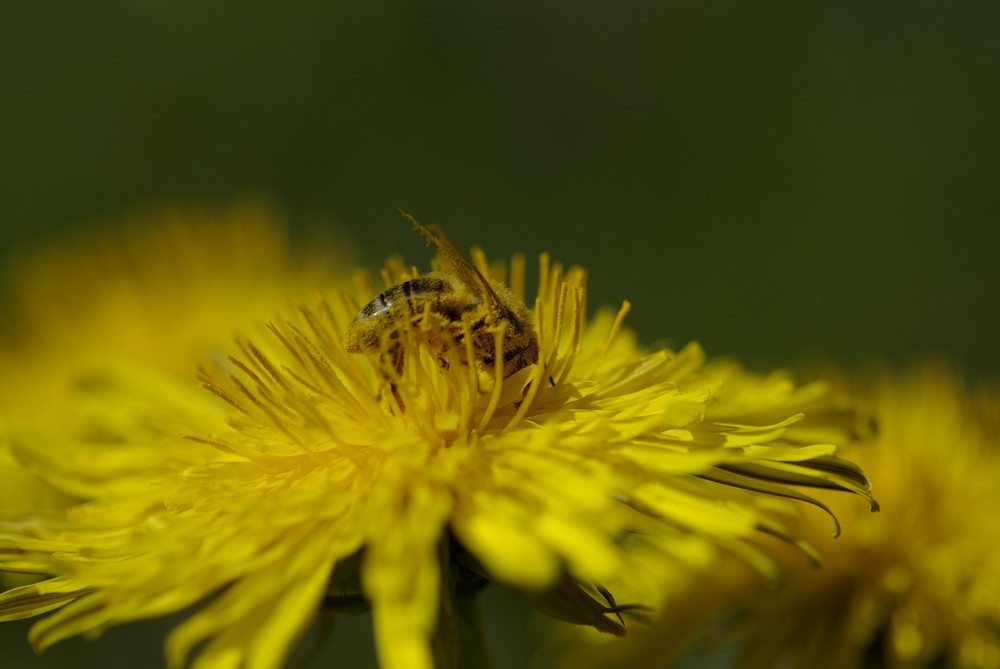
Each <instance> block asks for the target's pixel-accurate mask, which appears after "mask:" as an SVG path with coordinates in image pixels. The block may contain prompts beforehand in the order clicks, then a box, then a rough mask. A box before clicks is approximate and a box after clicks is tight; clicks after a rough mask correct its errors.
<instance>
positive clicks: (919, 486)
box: [744, 364, 1000, 669]
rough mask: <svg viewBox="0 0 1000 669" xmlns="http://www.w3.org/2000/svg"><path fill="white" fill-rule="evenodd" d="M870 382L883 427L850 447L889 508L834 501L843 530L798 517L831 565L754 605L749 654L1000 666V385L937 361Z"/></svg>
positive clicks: (867, 394) (804, 663)
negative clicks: (999, 388) (976, 383)
mask: <svg viewBox="0 0 1000 669" xmlns="http://www.w3.org/2000/svg"><path fill="white" fill-rule="evenodd" d="M861 392H862V395H863V396H864V400H865V402H866V403H867V405H868V408H869V410H870V411H871V413H872V414H873V415H874V417H875V420H876V423H877V426H878V434H877V438H875V439H874V440H873V441H872V442H871V443H867V444H861V445H859V446H857V447H854V448H853V449H852V450H851V451H850V453H851V454H852V455H853V457H855V458H856V459H857V460H858V462H861V463H863V464H864V466H865V468H866V469H867V470H868V471H870V472H871V473H872V475H873V476H874V477H877V480H878V482H879V497H880V502H881V503H882V505H883V508H884V511H883V513H881V514H879V515H877V516H869V515H867V514H864V515H863V514H857V513H856V512H855V510H854V509H850V508H847V507H842V505H840V503H839V501H838V500H833V501H832V502H831V503H832V504H835V505H836V507H835V508H836V510H837V513H838V514H839V515H841V517H842V519H843V522H844V524H845V525H846V526H847V528H848V531H846V532H845V536H844V537H843V538H842V540H840V541H836V542H831V541H829V540H828V538H827V537H823V536H822V535H818V534H817V533H816V532H815V531H814V530H813V529H812V528H811V527H809V526H808V525H807V524H806V523H804V522H803V523H801V524H800V526H798V527H796V531H797V532H799V533H800V536H803V537H805V538H806V539H807V540H809V541H812V542H814V543H815V545H816V546H817V548H818V549H819V550H820V552H821V553H822V554H823V555H824V557H825V565H824V567H823V568H822V569H819V570H811V569H803V568H801V567H800V568H798V569H796V570H795V571H794V572H793V573H792V575H791V577H790V579H789V581H788V583H786V584H785V585H784V586H783V587H782V588H781V590H780V591H779V592H777V593H776V594H775V596H773V597H768V598H764V599H762V600H761V601H760V604H759V605H758V606H755V607H753V608H752V609H751V611H750V613H749V614H748V619H747V623H748V626H747V629H746V636H745V639H746V644H747V645H746V649H745V653H744V666H747V667H771V666H775V664H777V662H778V660H779V658H791V659H792V663H793V664H792V665H789V666H801V667H838V668H840V667H865V666H869V663H871V662H880V663H882V664H883V665H884V666H888V667H939V666H947V667H962V668H966V667H967V668H970V669H971V668H973V667H975V668H977V669H988V668H989V667H1000V553H998V551H997V546H998V545H1000V515H998V513H997V511H1000V489H998V487H997V481H1000V450H998V445H1000V423H998V412H997V407H998V406H1000V394H998V393H997V392H996V390H995V389H990V390H987V389H982V390H979V391H970V390H968V389H967V388H966V387H965V386H964V383H963V381H962V380H961V379H960V378H959V377H958V376H957V375H956V374H955V373H954V372H953V371H951V370H949V369H948V368H947V367H946V366H944V365H939V364H938V365H935V364H924V365H922V366H920V367H918V368H916V369H915V370H914V371H911V372H910V373H907V374H901V375H896V376H893V375H890V374H888V373H883V374H881V375H880V376H878V377H877V378H875V379H874V381H873V382H871V383H870V386H869V387H867V388H863V389H862V391H861ZM977 510H978V511H977Z"/></svg>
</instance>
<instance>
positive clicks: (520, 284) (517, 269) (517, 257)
mask: <svg viewBox="0 0 1000 669" xmlns="http://www.w3.org/2000/svg"><path fill="white" fill-rule="evenodd" d="M525 269H526V262H525V258H524V254H523V253H516V254H514V257H513V258H511V259H510V290H511V292H512V293H514V297H516V298H517V299H518V300H520V301H521V302H524V274H525Z"/></svg>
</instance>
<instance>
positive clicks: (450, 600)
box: [432, 536, 490, 669]
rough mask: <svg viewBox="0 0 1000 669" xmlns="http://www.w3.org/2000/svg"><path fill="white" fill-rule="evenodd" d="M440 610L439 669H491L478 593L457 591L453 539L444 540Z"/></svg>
mask: <svg viewBox="0 0 1000 669" xmlns="http://www.w3.org/2000/svg"><path fill="white" fill-rule="evenodd" d="M438 554H439V556H440V560H441V607H440V612H439V614H438V622H437V627H436V629H435V630H434V637H433V639H432V646H433V651H434V665H435V667H436V668H437V669H490V660H489V653H488V652H487V648H486V638H485V635H484V634H483V624H482V623H483V621H482V615H481V613H480V609H479V601H478V600H477V598H476V597H477V593H476V592H460V591H456V587H455V586H456V582H457V580H458V568H457V566H456V565H454V564H453V563H452V562H451V546H450V537H448V536H445V537H443V538H442V539H441V547H440V549H439V551H438Z"/></svg>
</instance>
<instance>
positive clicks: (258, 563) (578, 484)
mask: <svg viewBox="0 0 1000 669" xmlns="http://www.w3.org/2000/svg"><path fill="white" fill-rule="evenodd" d="M439 262H440V261H439ZM475 262H476V266H477V267H478V269H479V271H481V272H482V273H483V274H484V275H486V276H489V277H493V278H496V279H502V278H505V277H506V276H508V275H509V277H510V283H511V286H512V295H513V296H514V297H513V298H512V299H516V300H520V299H523V298H522V293H523V289H522V286H523V285H524V275H523V271H524V261H523V259H521V258H517V259H516V260H515V261H514V262H513V263H512V264H511V266H510V267H509V268H508V267H505V266H502V265H499V264H494V265H490V264H489V263H488V262H487V261H486V259H485V257H484V256H483V255H482V254H481V253H476V254H475ZM437 269H438V270H441V269H443V267H442V266H441V265H440V264H439V266H438V268H437ZM383 275H384V279H385V281H386V285H387V286H392V285H396V284H400V283H402V282H406V281H409V280H411V279H413V278H414V277H415V274H414V271H413V270H410V269H408V268H407V267H406V266H405V265H404V264H403V263H402V262H401V261H398V260H397V261H393V262H390V263H389V264H388V266H387V268H386V270H385V271H384V274H383ZM165 280H166V277H165ZM413 287H414V286H413V285H411V286H410V289H406V290H400V291H397V292H396V293H394V294H395V295H397V296H398V295H401V294H405V295H407V296H410V295H411V289H413ZM377 292H378V291H377V290H376V289H375V288H373V287H372V286H371V284H370V282H366V281H365V280H363V279H359V286H358V288H357V289H356V291H355V292H354V294H353V295H350V294H335V295H334V296H333V297H332V298H330V299H322V298H318V299H315V300H310V301H309V302H308V303H303V304H302V305H301V306H299V307H298V308H297V309H295V310H294V311H290V312H289V313H287V314H286V316H285V317H284V318H283V319H281V320H280V321H276V322H274V323H273V324H269V325H268V326H267V328H266V330H265V329H264V328H262V329H261V330H262V332H261V334H260V335H259V336H254V337H252V338H249V337H240V338H239V339H238V341H237V351H236V353H235V354H234V355H232V356H230V357H228V358H226V359H221V358H220V357H216V358H215V359H214V360H213V361H211V363H207V364H206V365H205V366H204V368H203V370H202V374H201V379H202V383H203V385H204V387H205V388H206V389H207V390H209V391H210V392H211V395H207V394H206V396H207V397H212V396H213V395H214V396H215V398H221V400H224V402H225V406H227V407H228V410H229V415H228V416H227V418H226V419H225V423H227V424H228V425H225V424H223V423H222V422H221V421H220V422H219V424H218V425H214V426H211V427H207V426H206V424H205V422H204V420H202V419H200V418H199V419H198V420H193V421H192V422H191V423H190V426H189V428H188V429H187V430H186V433H187V434H188V435H189V437H190V438H189V439H188V440H187V444H188V447H187V448H172V449H171V451H170V453H171V457H170V458H166V459H162V460H161V461H160V462H159V463H158V465H159V466H158V467H157V468H155V469H154V470H150V471H146V472H144V473H143V486H142V487H138V486H134V485H131V486H129V485H126V486H121V487H119V488H111V489H110V490H111V492H105V494H104V495H102V497H101V498H100V499H96V500H94V501H91V502H89V503H86V504H82V505H80V506H77V507H75V508H73V509H71V511H70V515H69V519H68V521H66V522H63V523H60V522H55V521H49V522H38V523H35V524H33V525H32V526H30V527H25V528H23V529H20V530H19V529H18V528H16V527H12V526H10V525H9V524H8V526H7V527H6V528H5V529H4V531H2V532H0V563H2V564H0V566H2V567H3V568H6V569H10V570H16V571H25V572H32V573H40V574H48V575H52V576H54V578H52V579H50V580H48V581H44V582H41V583H37V584H31V585H27V586H23V587H20V588H16V589H14V590H11V591H9V592H7V593H6V594H4V595H0V619H16V618H24V617H30V616H34V615H36V614H40V613H43V612H46V611H50V610H53V609H59V610H58V611H56V612H55V613H53V614H52V615H50V616H49V617H47V618H45V619H43V620H41V621H40V622H38V623H36V624H35V626H34V627H33V628H32V633H31V641H32V643H33V644H34V645H35V646H36V647H37V648H39V649H42V648H45V647H47V646H49V645H51V644H52V643H55V642H56V641H59V640H60V639H63V638H66V637H68V636H72V635H77V634H85V633H94V632H98V631H100V630H102V629H104V628H106V627H108V626H110V625H114V624H119V623H123V622H127V621H130V620H137V619H142V618H148V617H151V616H158V615H163V614H167V613H170V612H174V611H178V610H181V609H184V608H186V607H188V606H190V605H191V604H194V603H196V602H199V601H202V600H207V601H206V602H205V603H204V605H203V606H202V607H200V608H199V609H198V610H197V611H196V612H195V613H194V614H192V615H191V616H190V618H188V619H187V621H186V622H184V623H182V624H181V625H180V626H179V627H177V628H176V629H175V630H174V632H173V633H172V634H171V636H170V638H169V639H168V642H167V657H168V662H169V664H170V666H172V667H180V666H183V665H184V664H185V663H186V662H187V661H188V658H189V657H190V656H191V655H192V654H193V653H194V652H195V651H196V650H197V659H195V660H194V666H195V667H198V668H202V667H212V668H216V667H253V668H255V669H271V668H274V667H278V666H280V665H281V664H282V662H283V661H284V660H285V659H286V658H287V656H288V655H289V653H290V652H291V651H292V649H293V648H294V644H295V642H296V640H297V639H298V638H299V637H300V636H301V635H302V634H303V632H304V631H305V629H306V628H307V626H308V625H309V623H310V622H311V621H312V620H313V618H314V617H315V615H316V612H317V611H318V610H319V608H320V607H321V606H328V607H331V608H334V609H335V610H340V609H342V608H347V607H352V606H355V605H357V604H358V603H359V602H360V603H367V604H368V605H370V607H371V610H372V614H373V622H374V627H375V636H376V643H377V647H378V653H379V656H380V660H381V663H382V665H383V666H385V667H388V668H389V669H423V668H430V667H432V666H435V665H437V666H439V667H445V666H458V660H457V659H456V658H457V656H458V655H459V654H462V653H465V654H468V653H470V652H472V651H471V650H470V649H468V648H462V647H460V644H461V643H465V642H467V640H468V637H463V633H460V632H459V631H457V630H456V626H460V625H461V624H463V622H464V620H462V619H463V618H464V617H465V615H466V614H465V613H463V611H466V610H467V600H468V599H469V597H468V595H470V594H471V593H473V592H474V591H475V590H476V589H478V588H479V587H481V585H482V584H483V583H485V582H494V583H497V584H499V585H501V586H503V587H506V588H509V589H511V590H512V591H513V592H515V593H516V594H518V595H519V596H521V597H523V598H524V599H526V600H527V601H529V602H530V603H531V604H532V605H533V606H535V607H536V608H538V609H539V610H542V611H544V612H546V613H548V614H549V615H553V616H555V617H558V618H560V619H564V620H568V621H570V622H575V623H582V624H586V625H590V626H593V627H595V628H597V629H600V630H602V631H607V632H611V633H615V634H621V633H624V628H623V627H622V625H621V623H620V622H619V621H617V620H615V618H614V617H612V614H621V613H623V612H627V611H629V610H631V609H632V608H634V607H631V606H621V605H618V604H616V603H615V598H614V597H613V596H612V593H611V592H610V591H609V590H608V589H607V588H606V587H605V584H610V583H617V582H620V581H623V580H627V577H628V575H629V574H631V573H636V575H637V578H640V577H642V575H643V573H644V570H645V572H646V573H648V575H649V577H650V578H657V576H656V573H658V572H662V571H664V570H666V569H668V567H665V566H663V563H664V562H665V561H666V562H667V563H676V564H686V563H696V564H704V563H706V562H707V561H709V560H711V559H712V556H713V549H714V547H716V546H724V547H726V548H729V549H732V550H734V551H736V552H738V553H740V554H741V555H744V556H746V557H748V558H750V559H755V555H757V549H756V548H754V543H755V541H756V540H755V537H756V536H757V535H758V534H760V532H761V530H763V532H765V533H769V534H772V535H776V536H781V537H784V538H786V539H787V540H788V541H790V542H792V543H796V544H797V543H798V542H796V540H795V539H794V538H793V537H791V536H790V535H788V534H787V533H786V532H785V531H784V529H783V528H782V526H781V525H780V524H779V523H778V522H776V521H774V520H771V519H769V516H768V515H767V514H766V511H767V510H768V509H770V508H771V506H772V505H771V504H770V503H768V502H767V501H766V500H767V499H772V498H769V497H767V496H765V495H761V494H757V493H768V494H770V495H775V496H787V497H789V498H793V499H806V500H808V498H806V497H805V496H804V495H802V494H801V493H799V492H796V491H795V490H794V489H793V488H789V487H788V484H792V485H805V486H815V487H832V488H836V489H840V490H849V491H853V492H856V493H858V494H861V495H862V496H864V497H866V498H869V499H870V497H869V495H868V483H867V479H866V478H865V477H864V475H863V474H862V473H861V471H860V470H859V469H857V467H856V466H855V465H853V464H852V463H850V462H849V461H845V460H842V459H840V458H838V457H837V456H835V455H834V452H835V451H836V447H835V446H833V445H831V444H829V443H824V442H815V441H808V440H807V441H805V442H803V441H801V440H800V439H799V438H798V436H797V435H796V431H795V430H796V428H795V425H796V423H797V422H799V421H800V419H801V418H802V415H801V414H800V413H798V412H797V409H796V407H797V406H799V405H801V404H803V403H806V404H807V403H808V402H809V401H812V400H814V399H815V397H814V394H815V389H812V388H810V389H806V390H805V391H804V392H803V391H801V390H800V389H796V388H794V387H793V386H790V385H789V384H787V383H784V382H782V381H781V380H780V379H779V380H778V385H779V386H780V390H779V391H777V392H773V393H772V394H768V395H762V396H761V397H760V398H758V400H757V401H756V403H755V402H753V401H743V402H741V403H738V404H737V403H734V405H733V407H732V411H727V410H726V408H725V407H724V406H722V404H723V402H722V401H721V400H720V393H721V390H722V386H723V383H722V379H721V377H720V376H716V375H713V373H711V371H710V370H711V368H706V367H704V366H703V354H702V352H701V350H700V348H699V347H698V346H696V345H690V346H688V347H686V348H685V349H684V350H682V351H680V352H677V353H675V352H672V351H669V350H655V351H652V352H649V351H644V350H642V349H640V348H639V347H638V346H637V345H636V341H635V337H634V336H633V335H632V334H631V333H630V332H628V331H627V330H626V329H624V328H623V327H622V319H623V317H624V315H625V312H626V311H627V309H626V308H623V309H622V310H621V311H620V312H619V313H618V314H617V315H615V314H614V313H611V312H600V313H598V315H597V316H596V318H594V319H593V320H592V321H588V320H587V319H586V318H585V315H584V314H585V274H584V272H583V271H582V270H580V269H576V268H573V269H569V270H565V269H564V268H563V267H562V266H560V265H553V264H551V263H550V261H549V259H548V258H547V257H546V256H543V257H542V259H541V269H540V286H539V290H538V295H537V298H536V299H535V301H534V305H533V306H534V309H533V320H534V331H535V333H536V335H537V344H538V349H539V352H538V361H537V364H529V365H528V366H526V367H524V368H523V369H520V370H519V371H516V372H513V373H509V375H507V374H506V373H505V366H504V365H500V364H496V365H487V364H484V363H480V362H473V361H475V360H476V359H477V358H476V355H475V351H474V350H473V348H472V346H473V344H472V342H473V339H474V336H473V334H474V333H475V336H476V337H481V335H482V332H488V333H489V334H490V335H491V336H493V337H494V343H495V345H496V348H495V349H492V351H493V355H494V356H495V359H496V360H500V359H503V356H502V351H503V343H504V331H505V330H504V328H505V327H507V326H508V325H509V323H505V322H503V320H502V319H492V318H491V319H489V322H486V321H484V322H486V325H485V326H484V322H478V321H476V322H474V321H473V320H472V318H471V317H470V315H469V313H464V314H463V315H458V316H455V315H452V316H451V317H445V315H444V314H443V313H442V311H441V307H439V306H438V307H431V306H427V307H424V308H420V309H416V308H415V309H413V310H404V313H408V314H409V316H408V317H407V318H404V319H402V320H401V324H400V326H399V328H397V329H394V330H392V331H391V332H389V333H388V334H386V336H385V337H384V338H383V339H382V340H381V343H380V345H379V346H378V347H376V350H372V351H364V352H362V353H351V352H349V351H348V347H347V346H346V345H345V343H344V337H345V332H346V331H347V329H348V327H349V325H350V323H352V321H353V319H354V318H355V315H356V314H358V312H359V311H360V310H361V307H362V305H363V304H364V303H365V302H367V301H368V300H370V299H371V298H372V297H374V296H375V294H376V293H377ZM414 304H416V302H414ZM383 306H386V305H385V304H383ZM435 309H438V311H435ZM456 319H457V320H456ZM456 324H457V325H456ZM456 327H457V328H458V329H457V330H456ZM456 332H459V333H460V334H461V335H463V336H459V335H458V334H456ZM400 347H401V348H400ZM400 350H402V351H405V358H402V357H401V356H400V355H399V354H398V352H399V351H400ZM401 360H403V361H405V364H397V363H399V361H401ZM481 360H485V358H482V359H481ZM389 363H392V364H389ZM507 372H511V370H507ZM767 389H768V390H771V391H774V390H775V389H774V387H773V385H769V386H767ZM752 392H754V391H752V390H751V389H749V388H748V389H747V390H746V392H744V393H742V394H741V397H743V398H744V399H747V397H749V395H750V394H752ZM153 396H155V393H154V394H152V395H151V396H150V397H151V399H152V397H153ZM166 396H167V397H168V398H171V399H170V400H169V401H170V402H171V403H175V401H177V400H175V399H173V398H172V396H171V395H170V394H169V393H168V394H167V395H166ZM220 405H221V403H220ZM185 415H186V414H184V413H183V412H173V411H171V412H169V416H167V417H166V418H164V420H167V421H168V422H169V423H170V425H171V427H170V429H171V430H172V429H174V422H173V421H174V420H176V419H177V417H178V416H180V417H184V416H185ZM737 418H738V419H737ZM126 422H127V421H126ZM123 436H125V437H126V439H127V435H123ZM40 466H42V467H43V468H45V467H48V463H44V464H42V465H40ZM76 467H78V468H79V470H78V471H76V472H72V471H68V470H67V471H62V472H61V474H62V475H64V476H65V477H67V478H69V477H71V476H72V475H73V474H74V473H75V474H76V475H77V476H78V477H81V478H86V477H87V476H88V474H89V473H90V472H89V470H88V465H87V463H85V462H78V463H76ZM748 491H751V492H748ZM602 600H603V601H602ZM460 639H461V641H460Z"/></svg>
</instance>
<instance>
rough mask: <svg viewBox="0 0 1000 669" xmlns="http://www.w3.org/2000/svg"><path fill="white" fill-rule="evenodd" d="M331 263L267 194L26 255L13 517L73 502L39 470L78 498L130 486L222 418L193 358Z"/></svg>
mask: <svg viewBox="0 0 1000 669" xmlns="http://www.w3.org/2000/svg"><path fill="white" fill-rule="evenodd" d="M329 255H331V256H334V257H336V256H340V255H342V254H337V253H331V254H329ZM330 266H331V264H330V263H327V262H321V259H319V258H312V257H302V254H301V253H299V252H298V251H296V250H295V249H293V248H292V245H291V244H290V242H289V241H288V239H287V238H286V233H285V230H284V223H283V222H282V220H281V218H280V217H279V216H278V215H277V214H276V213H275V212H274V211H272V210H271V209H269V208H268V207H266V206H263V205H261V204H258V203H254V202H245V203H242V204H237V205H234V206H230V207H227V208H223V209H218V210H211V209H208V208H200V209H199V208H188V209H182V208H177V209H173V210H168V211H163V212H159V213H156V214H152V215H147V216H143V217H137V218H135V219H134V220H130V221H127V222H125V223H123V224H119V225H117V226H109V227H107V228H104V229H101V230H100V231H99V232H98V236H95V237H92V238H84V237H82V236H81V237H80V238H78V239H75V240H73V241H70V242H64V243H63V245H62V246H53V247H52V248H48V249H43V250H41V251H40V252H38V253H36V254H29V255H28V256H26V257H25V258H24V259H21V260H19V261H18V263H17V266H16V267H15V268H14V269H12V270H11V271H10V273H9V276H7V277H6V278H7V279H8V281H7V284H8V285H7V286H6V289H7V291H6V292H7V293H8V296H7V300H6V302H9V303H10V304H12V305H13V306H12V307H11V313H8V314H5V317H4V318H3V319H2V325H3V326H4V328H5V330H4V332H3V333H2V334H3V336H2V337H0V369H2V370H3V379H2V383H0V435H4V434H6V438H3V437H0V450H3V451H4V452H5V454H0V480H2V481H3V482H4V483H7V484H8V485H4V486H3V490H4V493H3V494H2V496H0V517H2V516H4V515H6V516H10V517H14V516H18V515H23V514H25V513H27V512H29V511H30V512H33V513H38V512H42V511H45V510H53V509H55V510H59V509H61V508H63V507H64V506H65V504H64V503H63V504H60V503H56V502H57V501H58V500H62V501H63V502H65V501H66V500H67V499H68V498H67V497H66V495H65V494H60V492H58V491H57V490H55V489H53V488H52V487H51V486H49V485H47V484H46V482H45V481H44V480H42V479H40V478H38V476H35V475H34V473H37V474H39V475H41V476H43V478H44V479H46V480H48V481H53V480H55V479H58V480H59V482H60V485H61V486H62V487H63V490H62V492H63V493H66V492H69V493H70V494H71V495H72V496H73V497H77V498H89V497H93V496H99V495H101V494H103V492H102V487H103V486H104V485H105V484H109V485H111V484H112V482H114V483H113V485H118V484H120V483H122V482H124V479H121V478H119V479H115V477H114V474H115V472H117V471H120V470H121V469H122V467H126V468H127V469H129V470H130V471H131V473H132V474H133V475H135V476H136V478H138V479H144V478H145V477H144V476H143V475H141V474H137V472H140V471H141V470H147V469H149V468H150V467H152V466H154V465H155V464H156V463H157V462H159V461H160V460H161V459H162V458H163V457H164V456H165V455H166V453H167V452H168V451H167V450H164V446H166V445H167V444H168V442H173V441H176V440H175V439H174V438H175V437H176V435H177V434H178V433H181V432H185V431H190V430H191V429H192V421H195V422H197V421H205V423H206V424H208V425H211V424H215V423H216V422H217V421H219V420H220V419H221V418H222V415H221V413H220V410H219V408H218V407H215V406H213V404H212V402H210V401H206V398H205V397H204V396H203V393H200V392H198V391H197V389H196V388H193V387H192V384H191V383H190V379H191V375H192V368H193V364H192V360H198V359H203V358H209V357H212V356H217V355H220V354H221V352H222V351H224V350H225V347H226V346H227V345H228V344H229V342H231V341H232V336H233V334H234V333H235V332H236V331H238V330H239V328H240V327H243V326H245V325H247V324H250V323H253V322H254V321H256V320H258V319H260V318H266V317H269V316H270V315H272V314H273V313H275V311H276V310H277V309H278V307H279V305H281V304H284V303H285V302H286V300H287V299H288V296H289V295H292V294H299V293H302V292H303V291H305V290H307V289H308V287H310V286H313V285H315V284H316V283H317V282H318V281H320V280H322V279H324V278H326V279H329V278H330V277H331V274H332V272H331V270H330V269H329V267H330ZM332 266H333V267H336V266H337V265H336V264H333V265H332ZM54 416H58V419H57V420H53V417H54ZM168 437H169V439H168ZM5 440H11V441H14V442H16V444H17V445H18V448H17V449H16V451H17V456H18V458H19V459H20V463H15V462H14V461H13V458H12V456H11V455H10V451H9V450H6V446H5V445H4V443H3V442H4V441H5ZM126 444H127V448H125V447H123V445H126ZM173 446H175V447H178V448H187V445H186V444H184V443H183V442H181V443H179V444H173ZM105 451H107V452H105ZM99 463H103V464H104V465H106V467H101V465H100V464H99ZM131 482H132V483H139V484H140V485H141V482H140V481H138V480H136V479H135V478H134V479H133V480H132V481H131Z"/></svg>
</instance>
